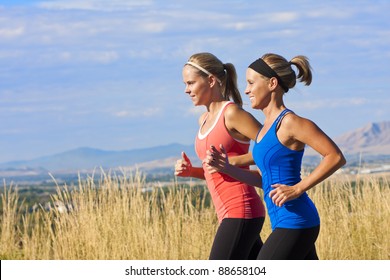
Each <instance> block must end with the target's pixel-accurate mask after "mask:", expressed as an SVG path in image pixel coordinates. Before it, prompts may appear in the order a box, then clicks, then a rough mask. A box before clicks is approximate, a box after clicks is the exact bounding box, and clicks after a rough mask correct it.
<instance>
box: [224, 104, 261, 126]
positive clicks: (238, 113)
mask: <svg viewBox="0 0 390 280" xmlns="http://www.w3.org/2000/svg"><path fill="white" fill-rule="evenodd" d="M241 118H251V119H253V120H255V121H256V122H257V120H256V119H255V118H254V117H253V116H252V114H251V113H249V112H248V111H246V110H245V109H243V108H241V107H240V106H238V105H237V104H234V103H233V104H231V105H229V106H228V107H227V108H226V110H225V119H226V120H228V121H235V120H237V119H238V120H240V119H241Z"/></svg>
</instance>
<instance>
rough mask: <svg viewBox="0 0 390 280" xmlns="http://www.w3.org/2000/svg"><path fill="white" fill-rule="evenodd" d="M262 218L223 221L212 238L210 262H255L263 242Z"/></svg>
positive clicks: (227, 219)
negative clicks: (250, 260) (261, 234)
mask: <svg viewBox="0 0 390 280" xmlns="http://www.w3.org/2000/svg"><path fill="white" fill-rule="evenodd" d="M263 223H264V217H260V218H255V219H236V218H226V219H223V220H222V222H221V224H220V225H219V228H218V230H217V233H216V235H215V238H214V242H213V246H212V248H211V252H210V257H209V259H210V260H248V259H253V260H255V259H256V257H257V255H258V253H259V251H260V249H261V246H262V245H263V242H262V241H261V239H260V231H261V228H262V227H263Z"/></svg>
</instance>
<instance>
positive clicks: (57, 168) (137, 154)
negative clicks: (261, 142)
mask: <svg viewBox="0 0 390 280" xmlns="http://www.w3.org/2000/svg"><path fill="white" fill-rule="evenodd" d="M334 141H335V142H336V143H337V144H338V145H339V147H340V148H341V149H342V151H343V153H344V154H345V155H346V157H347V159H348V157H349V158H351V159H354V160H351V161H349V163H352V162H353V161H355V162H356V159H355V158H357V156H356V155H360V156H361V155H362V154H364V155H365V156H366V157H371V159H373V160H374V161H375V160H376V159H377V158H381V160H383V158H385V160H386V161H387V159H389V158H390V121H386V122H381V123H369V124H367V125H366V126H364V127H362V128H359V129H356V130H353V131H350V132H347V133H345V134H343V135H341V136H339V137H336V138H335V139H334ZM182 151H185V152H186V153H187V154H188V156H189V157H190V158H191V159H192V160H193V163H194V164H199V161H198V160H197V157H196V155H195V151H194V147H193V145H192V144H191V145H182V144H177V143H174V144H170V145H165V146H156V147H151V148H144V149H134V150H125V151H104V150H99V149H93V148H88V147H84V148H78V149H74V150H70V151H66V152H63V153H59V154H55V155H51V156H45V157H40V158H36V159H34V160H26V161H13V162H5V163H1V164H0V177H3V178H4V177H15V176H18V174H19V175H20V174H22V175H23V176H26V175H29V176H34V174H44V173H45V174H48V172H57V173H58V172H62V173H70V172H73V173H77V172H89V171H91V170H93V169H96V168H97V169H99V168H103V169H111V168H117V167H135V166H137V167H139V168H140V169H144V170H149V171H153V170H160V171H161V170H165V171H168V170H170V171H171V170H173V167H174V164H175V162H176V160H177V159H179V158H180V154H181V152H182ZM305 161H306V163H308V164H309V165H310V163H313V164H316V163H318V161H319V156H318V155H315V153H314V151H312V150H311V149H310V148H308V149H307V151H306V152H305V157H304V162H305Z"/></svg>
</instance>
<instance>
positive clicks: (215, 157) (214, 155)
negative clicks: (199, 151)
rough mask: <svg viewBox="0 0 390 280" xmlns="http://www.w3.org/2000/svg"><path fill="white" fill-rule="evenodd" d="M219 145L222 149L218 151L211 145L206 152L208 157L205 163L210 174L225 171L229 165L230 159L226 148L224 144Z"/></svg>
mask: <svg viewBox="0 0 390 280" xmlns="http://www.w3.org/2000/svg"><path fill="white" fill-rule="evenodd" d="M219 147H220V149H221V151H218V150H217V148H215V147H214V146H211V147H210V150H207V152H206V154H207V156H206V158H205V159H204V160H203V163H204V164H205V166H206V169H207V171H208V172H209V173H210V174H213V173H216V172H223V171H225V170H226V167H227V166H228V165H229V159H228V155H227V153H226V151H225V148H224V147H223V145H222V144H221V145H220V146H219Z"/></svg>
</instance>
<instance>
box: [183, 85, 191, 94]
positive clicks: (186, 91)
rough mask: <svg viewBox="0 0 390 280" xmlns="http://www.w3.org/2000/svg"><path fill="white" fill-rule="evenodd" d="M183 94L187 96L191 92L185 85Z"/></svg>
mask: <svg viewBox="0 0 390 280" xmlns="http://www.w3.org/2000/svg"><path fill="white" fill-rule="evenodd" d="M184 92H185V93H187V94H189V93H190V92H191V90H190V89H189V87H188V85H186V87H185V89H184Z"/></svg>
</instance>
